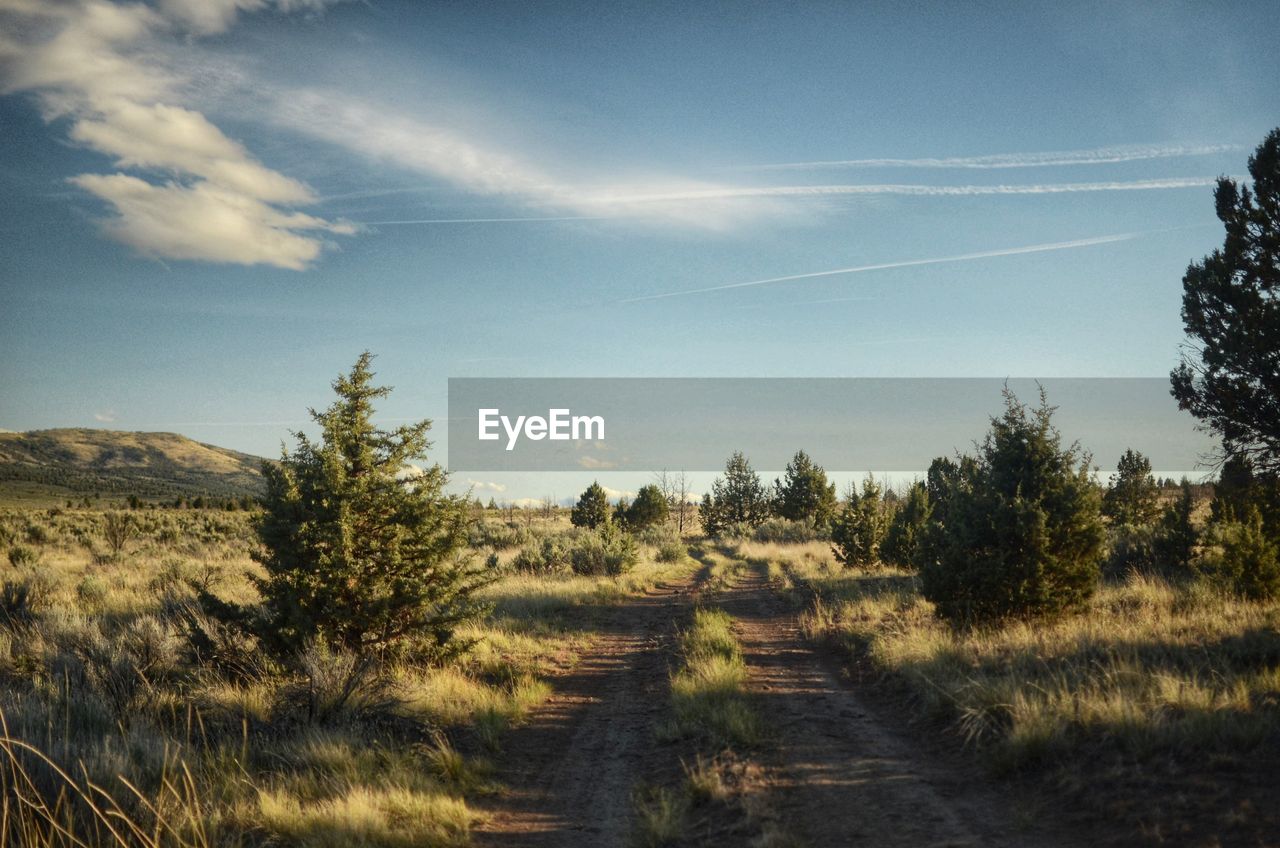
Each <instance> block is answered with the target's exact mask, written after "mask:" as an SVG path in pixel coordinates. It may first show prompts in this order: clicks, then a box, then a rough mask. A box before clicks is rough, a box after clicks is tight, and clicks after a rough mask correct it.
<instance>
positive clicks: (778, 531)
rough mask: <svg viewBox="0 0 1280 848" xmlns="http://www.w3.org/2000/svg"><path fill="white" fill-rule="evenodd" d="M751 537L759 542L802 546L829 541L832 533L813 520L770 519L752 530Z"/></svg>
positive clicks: (825, 526) (827, 527) (826, 527)
mask: <svg viewBox="0 0 1280 848" xmlns="http://www.w3.org/2000/svg"><path fill="white" fill-rule="evenodd" d="M750 537H751V538H752V539H753V540H755V541H757V542H765V543H770V542H774V543H778V544H782V545H801V544H804V543H805V542H816V541H818V540H820V539H829V538H830V537H831V533H830V527H829V526H827V525H824V526H822V527H818V526H816V525H815V524H814V522H813V520H812V519H806V520H803V521H791V520H789V519H786V518H770V519H769V520H768V521H766V522H764V523H763V524H761V525H760V526H759V527H756V528H755V529H754V530H752V531H751V533H750Z"/></svg>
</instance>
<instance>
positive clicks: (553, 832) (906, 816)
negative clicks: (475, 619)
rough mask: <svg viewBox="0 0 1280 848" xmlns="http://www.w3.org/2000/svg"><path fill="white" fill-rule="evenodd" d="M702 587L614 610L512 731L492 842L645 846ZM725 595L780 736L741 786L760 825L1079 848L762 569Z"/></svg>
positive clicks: (480, 839)
mask: <svg viewBox="0 0 1280 848" xmlns="http://www.w3.org/2000/svg"><path fill="white" fill-rule="evenodd" d="M700 576H702V577H705V570H704V573H703V574H702V575H700ZM699 582H700V579H699V578H694V579H691V580H689V581H685V582H682V583H673V584H667V585H664V586H659V587H658V588H657V589H655V590H654V591H653V592H651V593H650V594H648V595H646V596H644V597H641V598H637V599H635V600H633V601H630V602H628V603H626V604H623V605H621V606H619V607H617V608H614V609H612V610H609V611H608V613H607V615H608V619H607V621H606V622H605V626H604V628H603V631H602V632H601V635H600V638H599V639H598V640H597V641H596V642H595V644H594V645H593V646H592V647H591V648H590V649H589V650H588V652H587V653H586V655H585V656H584V657H583V658H582V660H581V661H580V663H579V664H578V665H576V666H575V667H574V668H573V669H572V670H571V671H569V672H567V673H565V674H563V675H561V676H558V677H556V678H555V679H553V680H552V681H551V682H552V685H553V687H554V694H553V695H552V697H551V698H550V699H549V700H548V701H547V702H546V703H545V704H543V705H542V706H541V707H539V708H538V709H536V710H535V711H534V714H533V717H532V719H531V721H530V722H529V723H528V724H527V725H525V726H523V727H522V728H520V729H517V730H516V731H514V732H512V733H511V734H510V735H509V737H508V741H507V744H506V747H505V749H504V751H503V753H502V754H501V755H500V757H499V760H500V762H501V763H502V767H501V774H500V775H499V776H500V778H501V780H502V782H503V783H504V784H505V785H506V786H507V787H509V789H508V791H505V792H503V793H501V794H500V795H498V796H496V797H494V798H491V799H489V801H488V806H487V809H486V808H485V806H483V805H481V811H482V812H483V813H484V814H485V815H486V816H487V820H486V821H485V822H484V823H483V824H481V825H480V826H478V827H477V829H476V832H475V842H476V843H477V844H478V845H493V846H517V845H518V846H557V847H558V846H568V848H572V846H592V848H596V847H597V846H614V845H626V844H628V843H629V842H630V841H631V839H632V836H633V834H634V806H635V793H636V790H637V788H638V787H640V786H643V785H646V784H651V782H652V781H653V780H654V779H655V778H660V779H661V777H662V776H667V777H668V778H669V776H670V774H671V752H670V751H664V750H662V746H659V745H657V744H655V742H654V738H655V737H654V729H655V725H656V724H657V723H658V721H659V720H660V719H661V717H662V715H663V712H664V710H665V709H666V707H667V704H668V686H669V652H668V651H667V650H666V648H667V647H668V646H669V639H670V636H671V635H672V633H673V630H674V623H676V622H682V621H684V620H685V619H686V617H687V616H688V613H689V610H690V608H691V607H692V604H693V601H694V599H695V596H696V590H697V586H698V583H699ZM715 601H716V604H717V605H719V606H722V607H723V608H724V609H725V610H726V611H727V612H729V614H730V615H732V616H733V617H734V619H735V621H736V624H735V628H736V631H737V635H738V638H739V640H740V642H741V644H742V648H743V653H744V657H745V659H746V661H747V664H748V667H749V671H750V687H751V689H752V692H753V693H754V694H755V695H756V698H757V703H758V705H759V709H760V710H761V712H762V714H763V717H764V720H765V724H766V726H768V727H771V728H773V729H774V731H773V732H774V737H773V739H772V740H771V741H770V744H768V745H767V746H765V748H764V749H762V750H761V751H757V752H739V754H740V755H741V754H746V755H747V756H749V757H750V758H751V759H752V760H753V762H752V763H751V768H749V769H746V770H745V771H744V774H746V775H747V776H748V777H747V778H746V779H745V780H744V784H743V785H742V786H741V787H740V789H739V791H740V792H742V793H745V794H747V795H749V796H752V797H750V798H748V799H745V800H746V806H747V807H748V808H749V809H750V810H751V811H752V815H753V816H754V817H756V818H760V819H764V821H758V822H757V823H756V825H757V826H754V827H752V828H751V830H752V831H754V832H756V833H759V832H761V828H763V829H764V830H765V831H766V832H768V831H772V832H773V833H775V834H779V835H785V836H786V837H790V838H791V840H788V841H792V840H793V841H796V842H799V843H800V844H806V845H812V846H827V845H865V846H875V847H876V848H879V846H1019V848H1022V847H1023V846H1026V848H1048V846H1065V845H1072V844H1076V843H1075V842H1074V841H1073V840H1071V839H1069V837H1068V835H1067V834H1065V833H1062V832H1058V833H1054V832H1052V831H1050V830H1048V829H1047V828H1046V827H1045V826H1044V824H1043V823H1042V822H1035V821H1033V819H1034V813H1033V812H1032V811H1030V810H1027V809H1024V808H1021V807H1020V806H1019V804H1018V803H1017V802H1016V801H1014V800H1012V799H1011V797H1010V796H1008V795H1007V794H1004V793H1001V792H1000V791H998V790H997V789H996V788H995V787H993V786H992V785H991V784H990V783H989V782H988V781H986V780H985V779H983V778H982V776H981V774H980V773H979V772H978V770H977V769H976V768H975V767H969V766H967V765H965V764H963V763H960V762H957V761H956V758H947V757H942V756H938V755H937V752H936V751H930V750H927V749H926V748H925V747H924V746H923V745H921V744H919V743H918V742H917V741H916V740H913V739H911V738H910V735H909V734H910V733H911V729H910V727H909V726H908V725H907V724H906V723H905V722H899V721H896V720H894V717H892V716H889V717H886V716H884V715H883V711H882V710H877V709H873V708H872V707H871V706H869V705H868V704H866V703H864V702H863V701H862V700H861V699H860V698H859V696H858V693H857V689H856V687H853V686H851V685H850V684H849V683H848V682H847V681H846V680H844V679H843V678H842V677H841V675H840V674H839V670H838V664H837V663H836V661H835V660H834V658H833V657H830V656H827V655H826V654H825V653H824V652H822V651H820V650H815V649H813V648H811V647H809V646H807V645H806V644H805V642H804V640H803V638H802V636H801V634H800V633H799V630H798V628H797V625H796V621H795V613H794V611H793V610H792V609H791V608H790V607H789V605H788V604H787V602H786V601H785V600H784V599H783V598H781V597H780V596H778V595H777V594H776V593H775V592H774V591H773V590H772V589H771V588H770V587H769V585H768V582H767V579H766V578H765V576H764V574H763V572H762V570H761V569H756V568H751V569H748V570H747V571H745V572H744V573H743V574H741V575H740V576H739V577H738V578H737V579H736V580H734V581H732V582H731V583H730V584H729V585H728V586H726V587H724V588H723V589H722V590H721V591H719V592H717V594H716V599H715ZM733 833H736V834H737V836H736V837H734V836H733V835H732V834H733ZM690 836H693V834H690ZM721 836H722V837H725V836H728V837H730V839H731V841H730V842H729V843H727V844H736V841H741V840H744V839H746V833H745V832H744V831H743V830H741V829H739V828H733V829H732V831H731V832H726V833H722V834H721ZM712 841H713V842H723V841H724V839H723V838H721V839H713V840H712ZM744 844H745V843H744Z"/></svg>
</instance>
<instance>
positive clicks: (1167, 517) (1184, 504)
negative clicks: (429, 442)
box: [1154, 477, 1199, 576]
mask: <svg viewBox="0 0 1280 848" xmlns="http://www.w3.org/2000/svg"><path fill="white" fill-rule="evenodd" d="M1194 512H1195V497H1194V495H1193V493H1192V491H1191V482H1190V481H1189V480H1187V478H1186V477H1183V478H1182V485H1181V488H1180V490H1179V493H1178V499H1177V500H1176V501H1174V503H1173V504H1171V505H1170V506H1169V507H1168V508H1167V509H1166V510H1165V511H1164V515H1163V516H1161V518H1160V522H1159V523H1158V524H1157V525H1156V537H1155V543H1154V548H1155V558H1156V562H1157V564H1158V565H1159V566H1161V567H1162V568H1165V569H1167V570H1170V571H1172V572H1173V573H1175V574H1179V575H1182V576H1186V575H1188V574H1190V571H1191V564H1192V562H1193V561H1194V560H1195V554H1196V544H1197V543H1198V542H1199V533H1198V532H1197V531H1196V528H1195V525H1194V524H1193V523H1192V519H1191V517H1192V514H1193V513H1194Z"/></svg>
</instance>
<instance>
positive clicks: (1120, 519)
mask: <svg viewBox="0 0 1280 848" xmlns="http://www.w3.org/2000/svg"><path fill="white" fill-rule="evenodd" d="M1159 499H1160V493H1159V492H1158V491H1157V489H1156V481H1155V479H1154V478H1153V477H1152V476H1151V460H1149V459H1147V458H1146V457H1145V456H1143V455H1142V454H1140V453H1138V452H1137V451H1135V450H1132V449H1130V450H1126V451H1125V452H1124V454H1123V455H1122V456H1121V457H1120V462H1119V463H1117V464H1116V473H1115V474H1114V475H1113V476H1112V478H1111V485H1110V487H1108V489H1107V491H1106V494H1104V495H1103V496H1102V512H1103V514H1104V515H1106V516H1108V517H1110V518H1111V519H1112V520H1113V521H1115V522H1116V523H1117V524H1129V525H1133V526H1135V527H1142V526H1145V525H1148V524H1150V523H1151V522H1153V521H1155V520H1156V518H1157V517H1159V515H1160V503H1159Z"/></svg>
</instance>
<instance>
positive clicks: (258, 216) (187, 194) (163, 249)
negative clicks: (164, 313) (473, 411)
mask: <svg viewBox="0 0 1280 848" xmlns="http://www.w3.org/2000/svg"><path fill="white" fill-rule="evenodd" d="M71 182H72V183H74V184H75V185H77V186H79V187H80V188H82V189H84V190H85V191H87V192H89V193H90V194H92V195H94V196H95V197H98V198H101V199H102V200H104V201H106V202H107V203H109V204H110V205H111V206H112V208H113V209H114V210H115V215H114V216H112V217H109V218H107V219H106V220H105V221H103V222H102V228H103V230H104V231H105V232H106V233H107V234H108V235H110V236H111V237H112V238H114V239H116V240H117V241H120V242H123V243H124V244H127V245H129V246H130V247H133V248H135V249H136V250H137V251H138V252H139V253H142V254H144V255H147V256H155V257H163V258H172V259H195V260H203V261H206V262H228V263H236V264H240V265H258V264H262V265H275V266H278V267H280V268H290V269H293V270H302V269H304V268H306V267H307V266H308V265H310V264H311V262H312V261H313V260H315V258H316V257H317V256H318V255H319V253H320V250H321V248H322V246H323V242H322V241H321V240H320V239H318V238H315V237H309V236H302V235H299V232H305V231H314V230H325V231H328V232H333V233H340V234H350V233H352V232H354V229H353V228H352V227H351V226H350V225H346V224H334V223H330V222H328V221H325V220H323V219H321V218H315V217H313V216H311V215H305V214H303V213H301V212H283V211H281V210H280V209H278V208H277V207H275V206H271V205H270V204H267V203H263V202H262V201H261V200H258V199H256V198H254V197H250V196H248V195H245V194H240V193H237V192H235V191H234V190H230V189H226V188H224V187H221V186H218V185H215V184H213V183H209V182H205V181H198V182H196V183H195V184H193V185H189V186H188V185H182V184H179V183H166V184H164V185H155V184H153V183H149V182H147V181H145V180H141V179H138V178H137V177H132V176H128V175H126V174H81V175H80V176H78V177H73V178H72V180H71Z"/></svg>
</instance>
